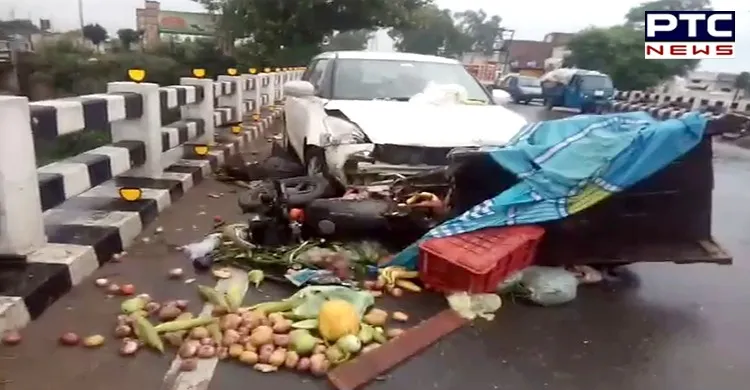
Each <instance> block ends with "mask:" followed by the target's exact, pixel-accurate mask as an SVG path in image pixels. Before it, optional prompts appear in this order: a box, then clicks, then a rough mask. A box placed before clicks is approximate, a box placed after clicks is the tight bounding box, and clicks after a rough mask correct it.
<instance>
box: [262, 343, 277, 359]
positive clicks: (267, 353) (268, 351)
mask: <svg viewBox="0 0 750 390" xmlns="http://www.w3.org/2000/svg"><path fill="white" fill-rule="evenodd" d="M273 351H275V349H274V347H273V345H270V344H266V345H263V346H261V347H260V348H259V349H258V361H259V362H260V363H268V360H269V359H270V358H271V355H272V354H273Z"/></svg>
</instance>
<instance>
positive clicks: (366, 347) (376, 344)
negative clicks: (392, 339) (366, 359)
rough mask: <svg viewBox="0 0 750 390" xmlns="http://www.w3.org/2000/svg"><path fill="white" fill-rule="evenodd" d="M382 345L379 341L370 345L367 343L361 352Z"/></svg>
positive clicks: (366, 351)
mask: <svg viewBox="0 0 750 390" xmlns="http://www.w3.org/2000/svg"><path fill="white" fill-rule="evenodd" d="M378 347H380V344H378V343H372V344H370V345H366V346H365V347H364V348H362V351H361V352H360V353H368V352H370V351H373V350H375V349H377V348H378Z"/></svg>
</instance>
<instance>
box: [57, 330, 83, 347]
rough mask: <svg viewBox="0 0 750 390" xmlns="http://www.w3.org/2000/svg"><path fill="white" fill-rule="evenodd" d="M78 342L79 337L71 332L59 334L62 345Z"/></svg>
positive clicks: (71, 344)
mask: <svg viewBox="0 0 750 390" xmlns="http://www.w3.org/2000/svg"><path fill="white" fill-rule="evenodd" d="M80 342H81V337H80V336H78V335H77V334H75V333H73V332H67V333H63V334H62V336H60V344H62V345H66V346H74V345H78V343H80Z"/></svg>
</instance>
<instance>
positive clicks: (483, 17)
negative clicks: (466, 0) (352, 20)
mask: <svg viewBox="0 0 750 390" xmlns="http://www.w3.org/2000/svg"><path fill="white" fill-rule="evenodd" d="M501 21H502V19H501V18H500V17H499V16H497V15H493V16H491V17H490V16H488V15H487V13H486V12H484V11H483V10H481V9H480V10H478V11H473V10H467V11H462V12H457V13H455V15H454V14H453V13H452V11H451V10H449V9H440V8H438V7H437V6H434V5H430V6H426V7H424V8H422V9H420V10H418V11H416V12H414V13H413V18H412V26H411V28H407V29H394V30H391V31H390V32H389V35H390V36H391V37H392V38H393V39H395V40H396V48H397V49H398V50H399V51H406V52H413V53H421V54H440V55H445V56H448V57H458V56H460V55H461V54H463V53H465V52H469V51H478V52H482V53H485V54H490V53H492V52H493V51H495V47H494V46H495V41H496V40H497V39H498V38H499V37H500V36H501V34H502V28H501V27H500V23H501Z"/></svg>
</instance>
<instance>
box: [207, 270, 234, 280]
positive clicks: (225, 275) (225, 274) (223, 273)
mask: <svg viewBox="0 0 750 390" xmlns="http://www.w3.org/2000/svg"><path fill="white" fill-rule="evenodd" d="M211 274H213V275H214V277H215V278H217V279H229V278H231V277H232V271H230V270H229V269H228V268H220V269H214V270H212V271H211Z"/></svg>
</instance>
